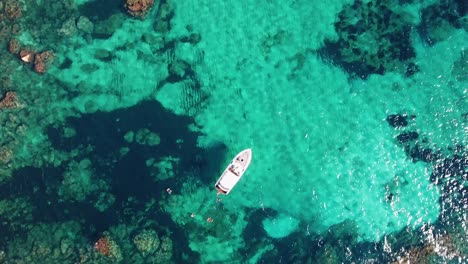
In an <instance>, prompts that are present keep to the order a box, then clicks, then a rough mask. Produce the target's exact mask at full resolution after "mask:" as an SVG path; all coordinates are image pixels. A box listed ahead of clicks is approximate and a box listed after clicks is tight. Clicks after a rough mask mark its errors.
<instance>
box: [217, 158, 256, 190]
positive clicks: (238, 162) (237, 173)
mask: <svg viewBox="0 0 468 264" xmlns="http://www.w3.org/2000/svg"><path fill="white" fill-rule="evenodd" d="M251 160H252V149H245V150H243V151H241V152H240V153H239V154H237V155H236V156H235V157H234V159H233V160H232V161H231V163H229V165H228V166H227V168H226V169H225V170H224V172H223V174H221V177H219V179H218V181H217V182H216V184H215V188H216V190H217V191H218V194H220V193H222V194H226V195H227V194H229V192H230V191H231V190H232V188H234V186H236V184H237V182H239V180H240V178H241V177H242V175H243V174H244V172H245V171H246V170H247V168H248V167H249V165H250V161H251Z"/></svg>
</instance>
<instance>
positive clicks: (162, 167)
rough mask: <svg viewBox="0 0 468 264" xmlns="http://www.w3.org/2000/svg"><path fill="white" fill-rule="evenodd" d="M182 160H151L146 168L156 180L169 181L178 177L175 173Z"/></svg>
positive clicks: (172, 158) (168, 158)
mask: <svg viewBox="0 0 468 264" xmlns="http://www.w3.org/2000/svg"><path fill="white" fill-rule="evenodd" d="M179 162H180V159H178V158H175V157H164V158H162V159H161V160H160V161H156V160H155V159H153V158H151V159H148V160H147V161H146V167H148V169H149V170H150V174H151V176H152V177H153V178H155V180H158V181H161V180H167V179H170V178H173V177H174V176H175V175H176V171H174V170H175V169H176V168H177V167H178V165H179Z"/></svg>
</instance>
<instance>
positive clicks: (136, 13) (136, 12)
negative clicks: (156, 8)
mask: <svg viewBox="0 0 468 264" xmlns="http://www.w3.org/2000/svg"><path fill="white" fill-rule="evenodd" d="M153 5H154V0H126V1H125V4H124V7H125V10H127V13H128V14H129V15H131V16H133V17H137V18H143V17H144V16H145V15H146V14H147V13H148V12H149V11H150V10H151V8H152V7H153Z"/></svg>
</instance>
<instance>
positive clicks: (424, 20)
mask: <svg viewBox="0 0 468 264" xmlns="http://www.w3.org/2000/svg"><path fill="white" fill-rule="evenodd" d="M406 4H407V7H408V8H407V9H405V8H400V6H401V1H396V0H391V1H362V0H357V1H354V2H353V3H352V4H348V5H346V6H345V7H344V9H343V10H342V11H341V12H340V13H339V14H338V21H337V22H336V23H335V30H336V32H337V34H338V38H337V39H329V40H326V41H325V47H324V48H322V49H321V50H320V51H319V53H320V54H322V56H323V57H324V58H325V59H328V58H330V59H331V60H332V61H333V62H334V63H336V64H338V65H340V66H341V67H343V68H344V69H345V70H346V71H347V72H348V73H350V75H351V76H352V77H357V78H362V79H367V77H368V76H369V75H370V74H384V73H386V72H398V73H401V74H404V75H406V76H411V75H413V74H414V73H416V72H418V71H419V67H418V65H416V64H415V63H414V58H415V55H416V54H415V51H414V48H413V46H412V43H411V34H417V33H419V35H420V36H422V38H424V39H425V40H426V42H427V43H429V44H431V45H432V44H434V43H435V42H437V41H440V40H445V39H447V38H448V37H449V36H450V35H451V34H452V32H453V30H454V29H455V28H462V27H465V28H466V27H467V24H468V23H467V22H466V19H465V20H463V11H462V9H463V8H464V7H463V3H461V2H457V1H441V2H440V3H439V2H438V3H435V4H433V5H430V6H424V5H416V4H415V3H413V2H412V1H409V3H406ZM413 4H414V6H413V7H411V8H413V9H415V10H417V9H418V8H420V10H419V12H421V13H422V17H421V18H420V15H419V12H411V11H410V10H411V8H409V7H410V6H411V5H413ZM415 28H417V30H415Z"/></svg>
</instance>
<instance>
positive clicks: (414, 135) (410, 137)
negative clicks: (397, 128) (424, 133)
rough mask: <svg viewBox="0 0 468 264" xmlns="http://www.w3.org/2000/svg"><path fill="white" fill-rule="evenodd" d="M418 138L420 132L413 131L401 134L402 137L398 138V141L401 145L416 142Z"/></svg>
mask: <svg viewBox="0 0 468 264" xmlns="http://www.w3.org/2000/svg"><path fill="white" fill-rule="evenodd" d="M418 137H419V134H418V132H414V131H411V132H403V133H401V134H400V135H398V136H397V139H398V141H399V142H400V144H403V143H406V142H409V141H414V140H416V139H418Z"/></svg>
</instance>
